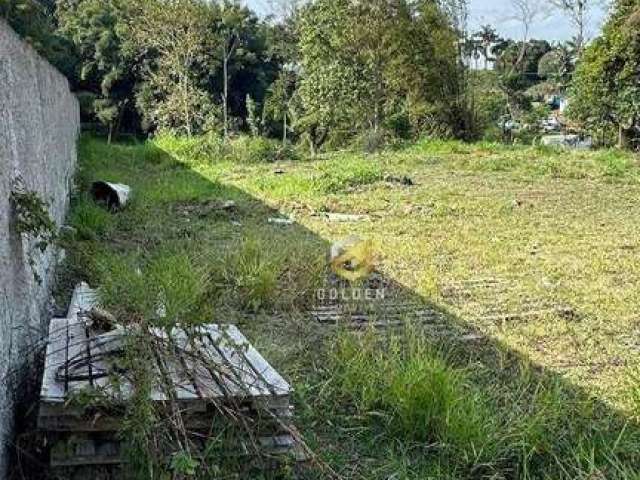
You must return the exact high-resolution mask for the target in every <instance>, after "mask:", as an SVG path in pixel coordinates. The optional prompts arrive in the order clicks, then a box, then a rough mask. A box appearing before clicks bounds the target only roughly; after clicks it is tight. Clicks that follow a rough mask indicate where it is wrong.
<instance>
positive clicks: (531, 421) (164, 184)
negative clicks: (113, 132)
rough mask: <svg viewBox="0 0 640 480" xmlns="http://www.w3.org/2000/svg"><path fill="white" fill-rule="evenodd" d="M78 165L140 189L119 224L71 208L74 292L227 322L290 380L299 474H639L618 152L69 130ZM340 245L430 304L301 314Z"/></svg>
mask: <svg viewBox="0 0 640 480" xmlns="http://www.w3.org/2000/svg"><path fill="white" fill-rule="evenodd" d="M247 142H249V141H247ZM249 144H250V142H249ZM245 148H250V145H249V147H247V146H246V145H245ZM81 155H82V159H81V163H82V171H81V174H80V178H79V185H80V186H81V191H86V189H87V185H88V184H89V182H90V181H92V180H95V179H102V180H109V181H115V182H121V183H127V184H129V185H131V186H132V188H133V192H134V196H133V200H132V202H131V204H130V205H128V207H127V208H126V209H125V210H124V211H122V212H119V213H116V214H112V213H109V212H107V211H105V210H103V209H102V208H101V207H99V206H97V205H95V204H94V203H93V202H92V201H91V200H90V199H88V198H87V197H86V196H85V195H84V194H82V193H80V194H79V195H78V197H77V198H76V199H75V203H74V208H73V211H72V214H71V223H72V225H73V226H74V227H75V228H76V232H75V234H73V235H71V236H69V238H67V239H65V242H66V244H67V248H68V251H69V263H68V269H67V270H68V271H67V273H66V278H67V280H68V285H71V284H73V282H74V281H77V280H78V279H86V280H88V281H89V282H90V283H91V284H92V285H94V286H99V287H100V288H101V293H102V299H103V302H104V303H105V304H106V305H107V306H108V307H109V308H110V309H111V310H113V311H114V312H115V313H117V314H118V315H119V316H120V317H121V318H129V319H131V320H135V318H136V317H140V316H144V317H147V318H149V317H153V316H154V312H155V311H156V309H157V302H158V298H159V296H161V297H162V299H163V302H164V303H165V304H166V310H167V317H166V318H169V319H178V320H179V321H183V322H184V321H191V322H211V321H212V320H213V321H216V322H220V323H224V322H234V323H238V324H240V325H241V328H242V329H243V330H244V331H246V332H247V334H248V336H249V337H250V339H251V340H252V341H253V342H254V344H256V346H258V348H259V349H261V350H262V351H263V353H264V354H265V356H266V357H267V358H268V359H269V360H271V361H272V362H273V363H274V365H275V366H276V367H277V368H278V369H279V370H280V371H281V372H282V373H283V374H284V375H285V376H286V377H287V378H288V379H290V380H291V383H292V385H293V386H294V387H295V388H296V390H297V404H296V408H297V410H296V416H297V424H298V426H299V428H300V430H301V432H302V433H303V435H304V436H305V438H306V440H307V442H308V443H309V445H310V447H311V448H313V449H314V451H315V452H316V453H317V455H318V465H317V466H316V467H313V468H310V469H309V470H308V471H305V472H304V473H303V475H306V476H313V475H317V476H318V477H320V478H326V476H327V475H328V473H327V472H329V471H330V470H333V471H334V472H336V473H338V474H340V475H341V476H343V477H345V478H367V479H374V478H375V479H377V478H381V479H382V478H398V479H401V478H421V479H422V478H445V477H446V478H461V477H464V478H590V479H595V478H637V475H638V474H637V473H636V469H637V466H638V465H639V464H640V463H638V462H640V457H639V455H640V454H639V453H638V452H639V451H640V428H639V427H638V426H637V425H636V422H637V420H638V417H637V415H638V414H637V412H638V407H640V387H639V385H640V384H639V383H638V376H637V375H638V374H640V372H639V371H638V352H639V350H640V340H638V338H639V333H640V314H639V313H638V306H639V305H640V290H639V287H640V240H639V239H640V235H639V234H640V225H639V223H638V220H637V219H638V218H639V216H640V164H638V160H637V159H636V158H635V157H633V156H632V155H629V154H623V153H619V152H616V151H602V152H584V153H581V152H574V153H568V152H563V151H555V150H542V149H536V148H532V147H513V148H507V147H499V146H496V145H488V144H476V145H464V144H458V143H453V142H435V141H433V142H426V141H425V142H422V143H420V144H417V145H414V146H410V147H406V148H403V149H398V150H397V151H388V152H384V153H379V154H375V155H367V156H365V155H362V154H359V153H349V152H345V153H337V154H332V155H330V156H327V157H322V158H317V159H314V160H307V159H297V160H286V161H285V160H278V157H277V156H275V162H264V161H261V158H260V155H259V154H258V155H245V156H240V155H239V156H236V158H235V159H234V160H233V161H231V160H229V159H228V158H229V157H230V156H229V155H228V154H225V153H224V152H221V151H220V150H219V149H217V148H213V147H211V148H209V146H208V145H207V140H206V139H198V140H190V141H185V140H177V139H173V138H161V139H159V140H157V141H155V142H149V143H146V144H136V145H113V146H107V145H106V144H104V143H102V142H100V141H97V140H92V139H84V140H83V142H82V145H81ZM243 159H244V160H245V161H242V160H243ZM229 202H233V203H229ZM332 213H342V214H350V215H351V214H357V215H361V217H354V218H343V217H338V218H336V217H335V216H333V215H330V214H332ZM285 216H286V217H287V218H292V219H294V220H295V223H293V224H286V223H274V222H269V219H270V218H285ZM338 220H342V221H338ZM344 220H348V221H344ZM353 234H357V235H359V236H360V237H362V238H366V239H371V240H372V241H373V243H374V250H375V252H376V256H377V263H378V270H379V274H380V278H382V281H383V283H384V284H385V285H388V286H389V287H390V288H391V289H392V290H393V292H394V294H397V296H398V298H400V299H401V303H403V304H404V305H415V308H416V309H420V310H421V311H424V310H426V311H427V312H428V314H425V315H423V316H422V317H420V316H418V318H417V321H412V322H408V323H411V326H409V327H408V328H407V329H403V328H383V329H378V331H376V332H373V331H372V330H371V331H369V330H368V329H367V328H366V327H365V328H361V329H359V330H358V333H352V331H351V329H348V328H340V327H334V326H330V325H324V324H321V323H319V322H318V321H317V319H315V318H314V317H313V316H312V315H310V313H309V312H311V311H313V310H314V309H315V306H316V305H315V304H316V299H315V292H316V290H317V289H318V288H322V287H323V285H325V278H326V276H327V271H328V269H327V266H326V263H327V262H326V254H327V251H328V247H329V245H330V242H332V241H334V240H339V239H342V238H344V237H347V236H349V235H353ZM394 296H395V295H394ZM410 314H411V312H409V313H408V314H407V318H409V317H410V316H411V315H410ZM370 316H371V323H375V322H374V317H375V319H376V320H378V319H379V318H378V317H383V316H384V315H378V316H376V314H375V312H371V313H370ZM414 317H415V315H414ZM380 330H382V331H380Z"/></svg>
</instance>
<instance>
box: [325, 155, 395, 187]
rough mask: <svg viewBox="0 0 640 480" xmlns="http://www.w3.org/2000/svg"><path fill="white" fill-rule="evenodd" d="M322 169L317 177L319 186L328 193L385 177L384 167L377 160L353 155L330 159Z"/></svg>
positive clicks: (367, 183) (370, 182) (366, 183)
mask: <svg viewBox="0 0 640 480" xmlns="http://www.w3.org/2000/svg"><path fill="white" fill-rule="evenodd" d="M320 170H321V172H322V174H321V175H320V177H319V178H318V179H317V186H318V188H319V190H321V191H323V192H326V193H336V192H340V191H342V190H344V189H346V188H349V187H357V186H361V185H369V184H372V183H375V182H377V181H380V180H382V178H383V177H384V173H383V171H382V168H381V167H380V166H379V165H378V164H377V163H376V162H373V161H371V160H369V159H366V158H361V157H357V156H353V155H349V156H346V155H340V156H337V157H335V158H333V159H331V160H328V161H327V162H325V163H324V164H322V166H321V167H320Z"/></svg>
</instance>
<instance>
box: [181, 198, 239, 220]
mask: <svg viewBox="0 0 640 480" xmlns="http://www.w3.org/2000/svg"><path fill="white" fill-rule="evenodd" d="M176 210H177V212H178V213H179V214H180V215H182V216H184V217H194V216H198V217H200V218H205V217H208V216H210V215H214V214H220V215H224V216H226V215H232V214H235V213H237V212H238V205H237V203H236V202H235V201H233V200H226V201H224V202H220V201H218V200H207V201H204V202H196V203H181V204H179V205H177V206H176Z"/></svg>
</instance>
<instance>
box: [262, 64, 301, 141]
mask: <svg viewBox="0 0 640 480" xmlns="http://www.w3.org/2000/svg"><path fill="white" fill-rule="evenodd" d="M295 82H296V72H295V71H294V70H293V69H292V68H291V66H285V67H284V68H283V69H282V70H281V71H280V75H279V76H278V78H277V79H276V81H275V82H273V83H272V84H271V86H270V87H269V90H268V93H267V97H266V100H265V104H264V112H263V115H264V118H265V119H266V120H272V121H274V122H280V123H281V124H282V143H283V145H285V144H286V143H287V135H288V132H289V130H290V128H291V121H290V118H291V117H292V102H293V98H294V95H295Z"/></svg>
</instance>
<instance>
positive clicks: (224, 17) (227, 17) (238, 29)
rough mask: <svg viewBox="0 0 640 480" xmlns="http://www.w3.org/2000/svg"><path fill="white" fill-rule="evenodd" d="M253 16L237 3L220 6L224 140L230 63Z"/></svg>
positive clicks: (226, 128) (230, 1)
mask: <svg viewBox="0 0 640 480" xmlns="http://www.w3.org/2000/svg"><path fill="white" fill-rule="evenodd" d="M252 17H253V16H252V14H251V12H250V11H249V9H247V8H246V7H243V6H241V5H240V3H238V2H237V1H232V0H224V1H223V2H222V4H221V6H220V15H219V17H218V21H217V23H218V34H219V36H220V44H219V49H220V56H221V61H222V82H223V87H222V113H223V129H224V138H225V139H226V138H228V136H229V81H230V72H229V69H230V62H232V61H233V58H234V56H235V54H236V52H237V51H238V49H240V48H241V47H242V46H243V45H244V43H245V42H246V40H247V39H246V32H247V30H248V26H249V24H250V23H252V22H254V21H255V20H254V18H252Z"/></svg>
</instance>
